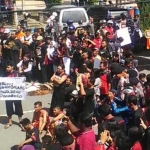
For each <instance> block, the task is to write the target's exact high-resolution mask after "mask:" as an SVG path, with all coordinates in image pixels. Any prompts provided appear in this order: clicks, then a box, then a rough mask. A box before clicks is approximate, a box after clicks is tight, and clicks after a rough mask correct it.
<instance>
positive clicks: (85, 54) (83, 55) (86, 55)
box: [82, 52, 89, 60]
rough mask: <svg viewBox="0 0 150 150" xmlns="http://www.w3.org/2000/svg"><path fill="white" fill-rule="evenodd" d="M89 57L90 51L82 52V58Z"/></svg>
mask: <svg viewBox="0 0 150 150" xmlns="http://www.w3.org/2000/svg"><path fill="white" fill-rule="evenodd" d="M88 57H89V55H88V52H83V53H82V59H83V60H86V59H87V58H88Z"/></svg>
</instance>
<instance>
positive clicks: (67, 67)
mask: <svg viewBox="0 0 150 150" xmlns="http://www.w3.org/2000/svg"><path fill="white" fill-rule="evenodd" d="M63 63H64V66H65V73H66V74H67V75H70V63H71V59H70V58H68V57H63Z"/></svg>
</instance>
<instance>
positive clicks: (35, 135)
mask: <svg viewBox="0 0 150 150" xmlns="http://www.w3.org/2000/svg"><path fill="white" fill-rule="evenodd" d="M20 123H21V125H22V126H23V127H24V129H25V131H26V140H25V141H23V142H21V143H20V144H19V146H18V150H23V149H24V146H26V145H32V146H33V147H34V148H35V150H41V148H42V144H41V142H40V137H39V130H38V129H37V128H35V127H34V126H33V125H32V123H31V122H30V120H29V119H28V118H24V119H22V121H21V122H20Z"/></svg>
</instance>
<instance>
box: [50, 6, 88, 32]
mask: <svg viewBox="0 0 150 150" xmlns="http://www.w3.org/2000/svg"><path fill="white" fill-rule="evenodd" d="M52 12H56V13H57V17H56V18H55V22H54V28H55V31H56V32H60V31H61V30H63V29H64V28H66V27H67V20H73V25H74V27H76V28H77V27H79V23H78V22H79V21H81V20H82V26H87V25H88V23H89V19H88V15H87V12H86V10H85V9H84V8H82V7H77V6H74V5H58V6H53V7H51V8H50V13H52ZM80 26H81V25H80Z"/></svg>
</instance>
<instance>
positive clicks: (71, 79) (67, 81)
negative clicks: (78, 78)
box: [66, 76, 74, 85]
mask: <svg viewBox="0 0 150 150" xmlns="http://www.w3.org/2000/svg"><path fill="white" fill-rule="evenodd" d="M73 82H74V79H73V77H72V76H68V77H67V80H66V85H71V84H72V83H73Z"/></svg>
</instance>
